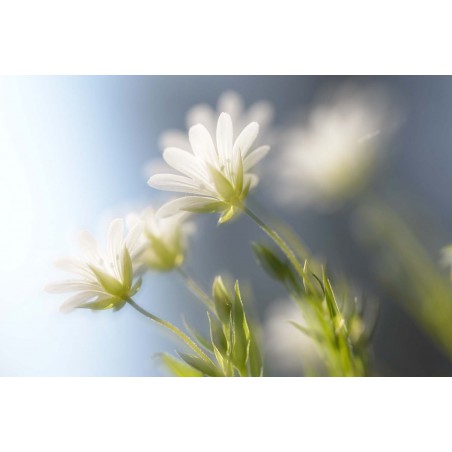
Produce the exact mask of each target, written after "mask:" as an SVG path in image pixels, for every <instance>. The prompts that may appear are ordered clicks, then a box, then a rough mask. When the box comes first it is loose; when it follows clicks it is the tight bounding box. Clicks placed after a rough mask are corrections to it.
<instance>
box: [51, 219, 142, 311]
mask: <svg viewBox="0 0 452 452" xmlns="http://www.w3.org/2000/svg"><path fill="white" fill-rule="evenodd" d="M142 228H143V225H142V223H141V222H137V223H136V224H135V225H134V227H133V228H132V229H130V231H129V232H128V233H127V234H126V236H125V238H124V220H122V219H116V220H114V221H113V222H112V223H111V224H110V227H109V229H108V234H107V252H106V253H102V252H101V251H100V250H99V247H98V244H97V242H96V240H95V239H94V237H93V236H91V234H89V233H88V232H82V233H81V234H80V238H79V244H80V247H81V249H82V252H83V254H84V257H83V258H82V259H77V258H62V259H59V260H58V261H57V262H56V263H55V265H56V266H57V267H58V268H60V269H61V270H64V271H67V272H70V273H74V274H76V275H77V277H76V279H72V280H67V281H62V282H59V283H54V284H49V285H48V286H47V287H46V290H47V291H48V292H52V293H66V292H76V294H75V295H73V296H71V297H70V298H69V299H67V300H66V302H65V303H64V304H63V305H62V307H61V310H62V311H66V312H69V311H71V310H73V309H75V308H89V309H94V310H102V309H110V308H115V309H119V308H121V307H122V306H123V305H124V304H125V302H126V300H127V299H128V298H130V297H132V296H133V295H135V293H136V292H137V291H138V290H139V288H140V285H141V279H140V278H139V273H140V268H139V264H137V260H136V257H137V256H138V255H139V254H140V245H139V242H140V240H139V239H140V236H141V232H142Z"/></svg>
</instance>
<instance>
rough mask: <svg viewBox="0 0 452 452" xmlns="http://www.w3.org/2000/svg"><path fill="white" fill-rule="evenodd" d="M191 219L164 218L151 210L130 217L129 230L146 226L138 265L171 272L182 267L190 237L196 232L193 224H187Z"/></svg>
mask: <svg viewBox="0 0 452 452" xmlns="http://www.w3.org/2000/svg"><path fill="white" fill-rule="evenodd" d="M188 215H189V214H188V213H185V212H181V213H179V214H177V215H172V216H170V217H166V218H161V217H159V216H157V215H156V213H155V211H154V209H152V207H148V208H146V209H145V210H143V212H141V213H140V214H136V213H132V214H130V215H128V216H127V218H126V221H127V224H128V225H129V226H130V227H133V226H134V225H135V224H137V223H139V222H141V221H142V222H143V224H144V228H143V232H142V234H141V237H140V248H141V249H142V252H141V253H140V255H139V256H138V258H137V259H138V261H139V262H141V263H142V264H143V265H144V266H145V267H147V268H150V269H151V270H158V271H170V270H173V269H175V268H177V267H179V266H180V265H181V264H182V263H183V261H184V259H185V253H186V248H187V236H188V234H190V233H191V232H192V231H193V224H192V223H187V222H186V221H185V220H186V218H187V216H188Z"/></svg>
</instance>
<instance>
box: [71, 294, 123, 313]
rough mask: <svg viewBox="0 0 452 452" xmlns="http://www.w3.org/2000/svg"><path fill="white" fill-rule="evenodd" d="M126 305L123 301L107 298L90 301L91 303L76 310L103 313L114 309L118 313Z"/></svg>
mask: <svg viewBox="0 0 452 452" xmlns="http://www.w3.org/2000/svg"><path fill="white" fill-rule="evenodd" d="M125 304H126V302H125V300H123V299H121V298H115V297H112V298H107V299H106V300H101V301H92V302H91V303H85V304H83V305H81V306H79V307H78V309H92V310H93V311H104V310H106V309H115V311H119V309H121V308H122V307H123V306H124V305H125Z"/></svg>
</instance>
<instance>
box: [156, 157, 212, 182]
mask: <svg viewBox="0 0 452 452" xmlns="http://www.w3.org/2000/svg"><path fill="white" fill-rule="evenodd" d="M163 158H164V159H165V162H166V163H168V165H170V166H171V167H173V168H174V169H175V170H177V171H179V172H181V173H182V174H185V175H186V176H188V177H191V178H193V179H200V180H201V181H202V182H203V183H205V184H208V183H209V176H208V173H207V171H206V167H205V164H204V162H203V161H202V160H200V159H198V158H197V157H195V156H194V155H193V154H192V153H190V152H187V151H183V150H182V149H178V148H167V149H165V151H164V152H163Z"/></svg>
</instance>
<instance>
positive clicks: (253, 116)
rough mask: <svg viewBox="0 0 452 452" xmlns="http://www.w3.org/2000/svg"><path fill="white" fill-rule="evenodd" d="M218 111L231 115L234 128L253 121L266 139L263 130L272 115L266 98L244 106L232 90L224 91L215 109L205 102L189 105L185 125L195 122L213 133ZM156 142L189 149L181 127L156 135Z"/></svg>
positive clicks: (266, 127) (163, 145) (190, 125)
mask: <svg viewBox="0 0 452 452" xmlns="http://www.w3.org/2000/svg"><path fill="white" fill-rule="evenodd" d="M222 112H225V113H228V114H229V115H230V116H231V119H232V123H233V124H234V126H235V128H236V130H237V131H240V130H243V129H244V128H245V127H246V126H247V125H248V124H249V123H250V122H253V121H255V122H257V123H258V124H259V126H260V134H261V138H262V139H267V137H266V136H265V134H266V132H267V129H268V126H269V125H270V123H271V121H272V119H273V107H272V106H271V104H270V103H269V102H266V101H259V102H256V103H254V104H252V105H251V106H250V107H249V108H248V109H245V106H244V103H243V100H242V98H241V97H240V95H239V94H238V93H236V92H235V91H225V92H224V93H223V94H222V95H221V96H220V97H219V99H218V103H217V109H216V110H214V109H213V108H212V107H211V106H210V105H207V104H199V105H195V106H194V107H192V108H191V109H190V110H189V111H188V113H187V115H186V125H187V129H189V128H190V127H192V126H194V125H196V124H203V125H204V126H205V127H206V128H207V130H208V131H209V133H210V134H211V135H212V136H214V135H215V131H216V125H217V118H218V116H219V115H220V114H221V113H222ZM234 138H236V137H234ZM266 142H268V140H267V141H266ZM160 146H161V148H162V149H165V148H168V147H177V148H181V149H190V143H189V141H188V139H187V134H186V133H185V132H183V131H181V130H168V131H165V132H164V133H163V134H162V135H161V137H160Z"/></svg>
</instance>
